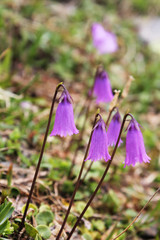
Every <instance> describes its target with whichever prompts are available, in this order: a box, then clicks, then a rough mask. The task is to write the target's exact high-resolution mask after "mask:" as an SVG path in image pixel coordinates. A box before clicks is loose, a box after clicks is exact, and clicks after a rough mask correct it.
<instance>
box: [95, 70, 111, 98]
mask: <svg viewBox="0 0 160 240" xmlns="http://www.w3.org/2000/svg"><path fill="white" fill-rule="evenodd" d="M93 92H94V94H95V96H96V97H97V99H96V102H97V103H100V102H106V103H108V102H110V101H112V99H113V93H112V88H111V84H110V80H109V77H108V74H107V73H106V72H105V71H104V70H103V69H102V68H98V69H97V72H96V75H95V81H94V87H93Z"/></svg>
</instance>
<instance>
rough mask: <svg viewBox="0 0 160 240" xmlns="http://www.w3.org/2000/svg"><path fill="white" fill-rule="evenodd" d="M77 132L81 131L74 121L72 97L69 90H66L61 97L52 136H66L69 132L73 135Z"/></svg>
mask: <svg viewBox="0 0 160 240" xmlns="http://www.w3.org/2000/svg"><path fill="white" fill-rule="evenodd" d="M77 133H79V131H78V130H77V128H76V126H75V123H74V114H73V107H72V99H71V96H70V95H69V93H68V91H67V90H64V91H63V92H62V95H61V97H60V99H59V104H58V107H57V111H56V116H55V122H54V127H53V130H52V132H51V134H50V136H55V135H59V136H61V137H66V136H67V134H68V135H70V136H71V135H73V134H77Z"/></svg>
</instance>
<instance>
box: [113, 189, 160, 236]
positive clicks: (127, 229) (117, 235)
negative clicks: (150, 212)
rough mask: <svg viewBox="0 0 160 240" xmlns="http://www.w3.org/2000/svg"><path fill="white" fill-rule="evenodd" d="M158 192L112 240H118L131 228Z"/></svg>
mask: <svg viewBox="0 0 160 240" xmlns="http://www.w3.org/2000/svg"><path fill="white" fill-rule="evenodd" d="M159 191H160V188H158V189H157V191H156V192H155V193H154V194H153V195H152V196H151V197H150V199H149V200H148V202H147V203H146V204H145V205H144V207H143V208H142V209H141V210H140V212H139V213H138V214H137V216H136V217H135V218H134V219H133V221H132V222H131V223H130V224H129V225H128V227H126V228H125V229H124V230H123V231H122V232H121V233H120V234H118V235H117V236H116V237H115V238H113V240H115V239H117V238H119V237H120V236H121V235H122V234H123V233H125V232H126V231H127V230H128V229H129V228H130V227H131V226H132V224H133V223H134V222H135V221H136V220H137V219H138V218H139V216H140V215H141V213H142V212H143V211H144V209H145V208H146V207H147V206H148V204H149V203H150V201H151V200H152V199H153V198H154V196H155V195H156V194H157V193H158V192H159Z"/></svg>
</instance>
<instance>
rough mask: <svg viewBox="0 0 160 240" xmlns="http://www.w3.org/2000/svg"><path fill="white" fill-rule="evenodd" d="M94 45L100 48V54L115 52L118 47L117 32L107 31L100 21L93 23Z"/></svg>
mask: <svg viewBox="0 0 160 240" xmlns="http://www.w3.org/2000/svg"><path fill="white" fill-rule="evenodd" d="M91 31H92V38H93V45H94V47H95V48H96V49H97V50H98V52H99V54H105V53H113V52H116V51H117V49H118V44H117V39H116V36H115V34H113V33H112V32H108V31H106V30H105V29H104V28H103V26H102V25H101V24H99V23H93V24H92V28H91Z"/></svg>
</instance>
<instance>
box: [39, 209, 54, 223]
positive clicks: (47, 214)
mask: <svg viewBox="0 0 160 240" xmlns="http://www.w3.org/2000/svg"><path fill="white" fill-rule="evenodd" d="M53 218H54V215H53V213H52V212H51V211H43V212H40V213H38V214H37V216H36V221H37V224H38V225H49V224H50V223H51V222H53Z"/></svg>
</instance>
